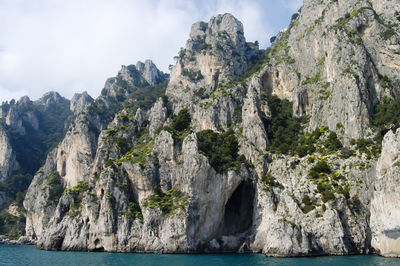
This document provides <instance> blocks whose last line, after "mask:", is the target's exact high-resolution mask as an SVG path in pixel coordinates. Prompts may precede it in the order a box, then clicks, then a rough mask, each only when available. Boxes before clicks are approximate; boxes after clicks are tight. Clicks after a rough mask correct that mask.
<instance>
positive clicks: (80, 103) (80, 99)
mask: <svg viewBox="0 0 400 266" xmlns="http://www.w3.org/2000/svg"><path fill="white" fill-rule="evenodd" d="M91 102H93V98H92V97H91V96H90V95H89V94H88V93H87V92H86V91H84V92H82V93H75V94H74V96H73V97H72V99H71V103H70V110H71V112H73V113H74V114H79V113H80V112H82V111H83V109H84V108H85V107H86V105H88V104H89V103H91Z"/></svg>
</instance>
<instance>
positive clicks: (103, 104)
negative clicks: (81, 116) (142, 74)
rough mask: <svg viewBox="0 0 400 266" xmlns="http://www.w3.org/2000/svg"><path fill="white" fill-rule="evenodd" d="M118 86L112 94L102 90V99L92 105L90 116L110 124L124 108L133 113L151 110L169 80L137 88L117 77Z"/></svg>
mask: <svg viewBox="0 0 400 266" xmlns="http://www.w3.org/2000/svg"><path fill="white" fill-rule="evenodd" d="M134 83H135V82H134ZM116 85H117V87H116V88H115V89H114V90H115V91H114V93H112V94H111V93H110V94H109V93H108V91H107V90H102V92H101V96H100V98H99V99H97V100H96V101H95V102H93V103H91V104H90V105H89V106H88V109H87V110H88V112H87V113H88V114H89V115H91V116H96V115H97V116H98V117H99V118H100V119H101V120H102V121H103V122H104V123H105V124H108V123H109V122H110V121H111V120H112V119H113V118H114V115H115V114H116V113H118V112H119V111H120V110H122V108H129V109H130V110H131V111H132V112H133V113H135V112H136V110H137V109H138V108H141V109H143V110H147V109H149V108H150V107H151V106H152V104H153V103H154V102H155V101H156V100H157V99H158V98H159V97H160V96H162V95H164V93H165V89H166V88H167V85H168V80H164V81H163V82H160V83H158V84H156V85H154V86H150V85H148V84H147V82H146V83H138V84H136V85H139V86H136V85H134V84H131V83H128V82H126V81H124V80H123V79H122V78H121V77H117V78H116Z"/></svg>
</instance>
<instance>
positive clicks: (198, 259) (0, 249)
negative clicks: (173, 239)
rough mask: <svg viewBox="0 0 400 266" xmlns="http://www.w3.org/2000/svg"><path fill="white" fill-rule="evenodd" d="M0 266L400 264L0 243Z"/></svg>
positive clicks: (394, 262) (366, 258) (377, 258)
mask: <svg viewBox="0 0 400 266" xmlns="http://www.w3.org/2000/svg"><path fill="white" fill-rule="evenodd" d="M0 265H52V266H53V265H163V266H165V265H174V266H180V265H189V266H197V265H206V266H209V265H271V266H275V265H296V266H297V265H300V266H301V265H307V266H308V265H324V266H327V265H343V266H345V265H349V266H357V265H382V266H383V265H385V266H386V265H400V259H395V258H383V257H380V256H377V255H362V256H326V257H307V258H269V257H265V256H264V255H260V254H201V255H182V254H174V255H164V254H138V253H106V252H66V251H44V250H37V249H36V248H35V247H34V246H12V245H0Z"/></svg>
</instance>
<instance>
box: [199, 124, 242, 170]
mask: <svg viewBox="0 0 400 266" xmlns="http://www.w3.org/2000/svg"><path fill="white" fill-rule="evenodd" d="M197 141H198V146H199V151H200V152H201V153H202V154H204V155H205V156H207V159H208V161H209V163H210V164H211V166H212V167H213V168H214V169H215V171H217V173H223V172H226V171H227V170H229V169H239V168H240V166H241V165H242V163H244V162H245V161H246V160H245V158H244V156H242V155H241V156H239V154H238V151H239V143H238V141H237V139H236V136H235V132H234V131H233V129H232V128H230V129H229V130H227V131H226V132H222V133H217V132H214V131H212V130H203V131H200V132H198V133H197Z"/></svg>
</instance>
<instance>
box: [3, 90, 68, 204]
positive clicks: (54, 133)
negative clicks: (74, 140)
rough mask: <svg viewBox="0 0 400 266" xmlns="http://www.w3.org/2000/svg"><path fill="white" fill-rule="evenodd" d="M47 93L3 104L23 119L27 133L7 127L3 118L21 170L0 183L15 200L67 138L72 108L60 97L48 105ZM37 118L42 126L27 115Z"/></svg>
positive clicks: (4, 108) (6, 108) (5, 108)
mask: <svg viewBox="0 0 400 266" xmlns="http://www.w3.org/2000/svg"><path fill="white" fill-rule="evenodd" d="M46 100H47V98H46V96H45V97H43V98H41V99H39V100H37V101H35V102H31V101H27V102H23V103H21V102H17V103H16V102H15V101H14V100H12V101H11V102H10V103H8V102H4V103H3V104H2V105H1V109H2V110H3V111H7V112H8V111H9V109H10V108H13V109H14V111H15V112H16V113H17V114H18V116H20V117H21V118H22V126H23V127H24V128H25V133H24V134H22V133H21V132H20V131H18V130H16V129H15V128H12V127H10V126H8V125H7V124H6V123H5V121H4V120H3V119H1V120H0V126H1V127H2V128H3V129H4V130H5V131H6V133H7V136H8V138H9V140H10V143H11V145H12V148H13V151H14V152H15V155H16V161H18V164H19V165H20V167H21V168H20V170H19V171H18V172H16V173H14V174H13V175H12V176H11V177H10V178H8V179H7V180H5V181H4V182H3V183H2V182H0V190H1V191H6V192H7V196H8V197H9V199H10V202H11V201H12V200H15V199H16V197H17V194H18V193H20V192H21V193H24V192H25V191H26V189H27V188H28V186H29V184H30V182H31V180H32V178H33V175H34V174H35V172H36V171H37V170H38V169H39V168H40V166H41V165H42V164H43V163H44V161H45V159H46V155H47V153H48V152H49V151H50V150H51V149H53V148H54V147H55V146H56V145H57V144H58V143H59V141H60V140H61V139H62V138H63V137H64V135H65V132H66V128H67V126H69V124H70V120H71V117H72V113H71V111H70V109H69V101H68V100H66V99H63V98H61V99H60V100H59V102H58V103H57V104H47V105H46ZM27 114H30V115H34V116H35V117H37V119H38V120H37V122H38V125H39V127H38V128H35V127H34V126H33V125H34V121H32V120H30V119H28V115H27Z"/></svg>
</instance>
